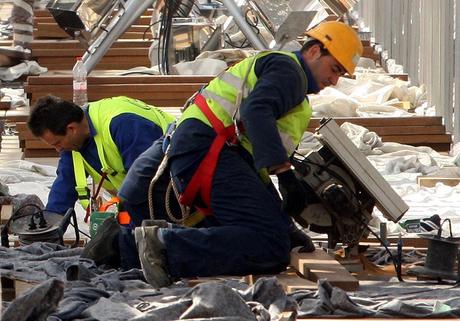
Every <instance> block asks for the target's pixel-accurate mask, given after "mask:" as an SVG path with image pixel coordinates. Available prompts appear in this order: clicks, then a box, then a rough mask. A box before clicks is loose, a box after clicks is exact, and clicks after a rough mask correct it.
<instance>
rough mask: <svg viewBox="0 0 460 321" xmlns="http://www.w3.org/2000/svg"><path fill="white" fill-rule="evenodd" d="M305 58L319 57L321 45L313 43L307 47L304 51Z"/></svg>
mask: <svg viewBox="0 0 460 321" xmlns="http://www.w3.org/2000/svg"><path fill="white" fill-rule="evenodd" d="M305 55H306V57H307V59H317V58H319V57H321V46H320V45H319V44H315V45H313V46H311V47H310V48H308V50H307V51H306V52H305Z"/></svg>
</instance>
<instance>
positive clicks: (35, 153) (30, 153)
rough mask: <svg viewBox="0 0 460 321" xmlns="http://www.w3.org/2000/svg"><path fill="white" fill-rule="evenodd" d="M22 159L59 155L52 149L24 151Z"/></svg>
mask: <svg viewBox="0 0 460 321" xmlns="http://www.w3.org/2000/svg"><path fill="white" fill-rule="evenodd" d="M24 157H25V158H33V157H59V153H58V152H57V151H56V150H54V149H26V150H24Z"/></svg>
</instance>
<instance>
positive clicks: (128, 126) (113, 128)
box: [110, 113, 163, 171]
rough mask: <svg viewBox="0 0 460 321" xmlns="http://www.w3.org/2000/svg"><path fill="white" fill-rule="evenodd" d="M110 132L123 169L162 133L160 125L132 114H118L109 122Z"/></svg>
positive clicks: (129, 165) (127, 167)
mask: <svg viewBox="0 0 460 321" xmlns="http://www.w3.org/2000/svg"><path fill="white" fill-rule="evenodd" d="M110 133H111V134H112V138H113V140H114V142H115V144H116V145H117V147H118V150H119V151H120V154H121V157H122V159H123V165H124V167H125V170H126V171H128V170H129V168H130V167H131V165H132V164H133V162H134V161H135V160H136V158H138V157H139V155H140V154H142V153H143V152H144V151H145V150H147V149H148V148H149V147H150V146H152V144H153V142H154V141H155V140H157V139H158V138H160V137H161V136H162V135H163V131H162V129H161V127H160V126H158V125H156V124H155V123H153V122H151V121H150V120H147V119H145V118H144V117H141V116H138V115H134V114H128V113H126V114H120V115H118V116H116V117H114V118H113V119H112V121H111V122H110Z"/></svg>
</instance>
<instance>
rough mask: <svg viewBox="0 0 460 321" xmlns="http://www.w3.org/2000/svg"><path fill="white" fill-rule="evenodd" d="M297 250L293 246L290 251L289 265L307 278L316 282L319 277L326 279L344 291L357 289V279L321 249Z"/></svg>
mask: <svg viewBox="0 0 460 321" xmlns="http://www.w3.org/2000/svg"><path fill="white" fill-rule="evenodd" d="M298 250H299V248H294V249H293V250H292V251H291V266H292V267H294V268H295V269H296V270H297V271H299V272H300V273H301V274H302V275H303V276H305V277H306V278H307V279H308V280H311V281H314V282H317V281H318V280H319V279H326V280H327V281H328V282H329V283H331V284H332V285H333V286H336V287H339V288H341V289H343V290H345V291H355V290H357V289H358V287H359V282H358V280H357V279H356V278H355V277H354V276H352V275H351V274H350V273H349V272H348V271H347V270H346V269H345V268H344V267H343V266H342V265H341V264H340V263H339V262H338V261H337V260H335V259H334V258H333V257H332V256H330V255H329V254H327V253H326V252H324V251H323V250H322V249H316V251H314V252H312V253H299V252H298Z"/></svg>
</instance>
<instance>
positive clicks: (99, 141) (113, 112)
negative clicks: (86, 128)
mask: <svg viewBox="0 0 460 321" xmlns="http://www.w3.org/2000/svg"><path fill="white" fill-rule="evenodd" d="M122 113H132V114H136V115H138V116H141V117H143V118H145V119H148V120H150V121H152V122H153V123H155V124H156V125H158V126H159V127H160V128H161V129H162V131H163V133H164V132H165V131H166V129H167V126H168V125H169V124H170V123H171V122H173V121H174V117H173V116H172V115H169V114H167V113H165V112H163V111H161V110H159V109H157V108H155V107H154V106H151V105H148V104H146V103H144V102H142V101H140V100H137V99H132V98H129V97H125V96H119V97H113V98H107V99H102V100H99V101H96V102H93V103H90V105H89V111H88V114H89V118H90V119H91V122H92V124H93V126H94V128H95V130H96V135H95V136H94V141H95V143H96V148H97V153H98V157H99V161H100V162H101V166H102V169H101V172H104V173H107V174H108V175H107V179H106V180H104V181H103V186H104V188H105V189H106V190H107V191H109V192H110V193H111V194H116V192H117V190H118V189H119V188H120V186H121V183H122V181H123V179H124V178H125V176H126V173H125V168H124V165H123V159H122V157H121V154H120V152H119V150H118V147H117V146H116V144H115V142H114V141H113V138H112V135H111V133H110V122H111V121H112V119H113V118H114V117H116V116H118V115H120V114H122ZM76 155H79V157H78V156H76ZM72 159H73V165H74V174H75V182H76V187H75V189H76V190H77V193H78V196H79V199H80V198H81V197H83V192H82V191H84V190H88V185H87V179H86V177H87V175H86V173H88V174H89V175H90V176H91V177H93V179H94V181H95V183H99V182H100V181H101V175H100V174H99V172H98V171H97V170H95V169H94V168H92V167H91V165H89V163H88V162H87V161H86V160H85V159H84V158H83V157H82V156H81V154H80V153H79V152H72ZM82 167H83V168H84V171H81V168H82ZM79 191H80V192H79ZM84 203H85V204H86V206H85V205H83V204H82V205H83V206H84V207H87V206H88V204H89V202H85V201H84Z"/></svg>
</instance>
